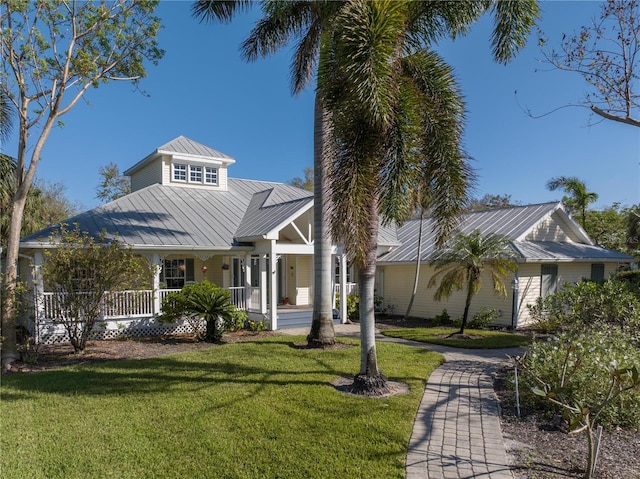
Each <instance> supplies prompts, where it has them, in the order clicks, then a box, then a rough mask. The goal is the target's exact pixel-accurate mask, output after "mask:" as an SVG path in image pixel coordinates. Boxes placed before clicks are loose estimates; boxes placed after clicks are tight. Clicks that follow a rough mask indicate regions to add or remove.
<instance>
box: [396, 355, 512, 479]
mask: <svg viewBox="0 0 640 479" xmlns="http://www.w3.org/2000/svg"><path fill="white" fill-rule="evenodd" d="M454 354H456V356H463V355H462V354H460V353H454ZM445 356H446V355H445ZM495 366H496V363H494V362H484V361H468V360H464V359H453V358H452V360H448V361H447V362H446V363H445V364H443V365H442V366H441V367H439V368H438V369H436V370H435V371H434V372H433V374H432V375H431V376H430V377H429V380H428V381H427V386H426V389H425V393H424V396H423V398H422V402H421V404H420V408H419V411H418V414H417V416H416V420H415V424H414V429H413V434H412V436H411V440H410V443H409V452H408V454H407V479H458V478H470V479H471V478H487V479H513V475H512V474H511V471H510V470H509V466H508V463H507V457H506V453H505V448H504V440H503V438H502V431H501V429H500V419H499V416H498V406H497V402H496V398H495V394H494V392H493V380H492V378H491V375H490V373H491V370H492V369H494V368H495Z"/></svg>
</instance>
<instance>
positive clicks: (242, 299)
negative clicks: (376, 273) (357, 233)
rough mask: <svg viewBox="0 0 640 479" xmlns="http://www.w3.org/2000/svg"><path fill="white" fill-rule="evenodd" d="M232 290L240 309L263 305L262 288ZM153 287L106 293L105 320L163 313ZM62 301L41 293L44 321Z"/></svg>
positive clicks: (351, 290) (350, 286)
mask: <svg viewBox="0 0 640 479" xmlns="http://www.w3.org/2000/svg"><path fill="white" fill-rule="evenodd" d="M226 289H228V290H229V292H230V293H231V297H230V298H229V301H230V302H231V303H232V304H234V305H235V306H236V308H238V309H244V310H259V309H260V304H261V297H260V288H259V287H252V288H251V289H250V296H249V298H247V297H246V294H245V291H246V290H245V288H244V287H242V286H240V287H232V288H226ZM176 291H180V290H179V289H160V290H158V297H159V299H160V301H159V304H160V305H161V304H162V300H163V299H164V298H165V297H166V296H167V294H169V293H173V292H176ZM335 291H336V293H339V292H340V285H339V284H337V285H336V286H335ZM357 293H358V285H357V284H356V283H347V294H357ZM154 299H155V298H154V293H153V290H127V291H116V292H113V293H107V295H106V297H105V301H104V306H103V318H104V319H122V318H137V317H149V316H154V315H156V314H160V313H161V311H160V310H158V308H157V306H156V302H155V301H154ZM60 309H61V307H60V304H59V297H58V293H52V292H45V293H43V294H42V306H41V308H40V311H41V313H42V318H41V319H44V320H51V319H54V318H56V317H58V316H59V314H60Z"/></svg>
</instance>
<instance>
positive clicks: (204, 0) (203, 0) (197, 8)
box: [191, 0, 255, 23]
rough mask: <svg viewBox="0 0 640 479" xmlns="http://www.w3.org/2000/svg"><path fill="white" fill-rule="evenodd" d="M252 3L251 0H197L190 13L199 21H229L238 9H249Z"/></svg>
mask: <svg viewBox="0 0 640 479" xmlns="http://www.w3.org/2000/svg"><path fill="white" fill-rule="evenodd" d="M253 3H255V2H252V1H251V0H197V1H196V2H195V3H194V4H193V5H192V7H191V14H192V15H193V16H194V17H195V18H196V19H197V20H199V21H200V22H205V23H213V22H216V21H218V22H222V23H229V22H230V21H231V20H232V19H233V17H234V16H235V14H236V13H237V12H238V11H239V10H249V9H250V8H251V5H252V4H253Z"/></svg>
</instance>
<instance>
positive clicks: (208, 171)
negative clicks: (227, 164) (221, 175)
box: [204, 166, 218, 185]
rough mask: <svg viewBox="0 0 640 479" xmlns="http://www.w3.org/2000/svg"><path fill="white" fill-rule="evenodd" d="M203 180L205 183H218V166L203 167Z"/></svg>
mask: <svg viewBox="0 0 640 479" xmlns="http://www.w3.org/2000/svg"><path fill="white" fill-rule="evenodd" d="M204 182H205V183H206V184H207V185H217V184H218V168H211V167H210V166H207V167H205V169H204Z"/></svg>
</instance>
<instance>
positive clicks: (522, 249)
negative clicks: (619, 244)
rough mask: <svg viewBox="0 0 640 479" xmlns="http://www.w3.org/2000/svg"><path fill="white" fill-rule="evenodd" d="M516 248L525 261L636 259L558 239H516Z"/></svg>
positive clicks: (622, 260)
mask: <svg viewBox="0 0 640 479" xmlns="http://www.w3.org/2000/svg"><path fill="white" fill-rule="evenodd" d="M512 245H513V247H514V249H515V250H516V251H517V252H518V253H519V254H520V255H521V256H522V258H523V259H524V260H525V261H531V262H544V261H547V262H563V261H595V262H598V261H601V262H610V261H614V262H629V261H636V258H634V257H633V256H629V255H626V254H624V253H620V252H618V251H613V250H610V249H606V248H601V247H599V246H593V245H587V244H581V243H563V242H557V241H514V242H513V243H512Z"/></svg>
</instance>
